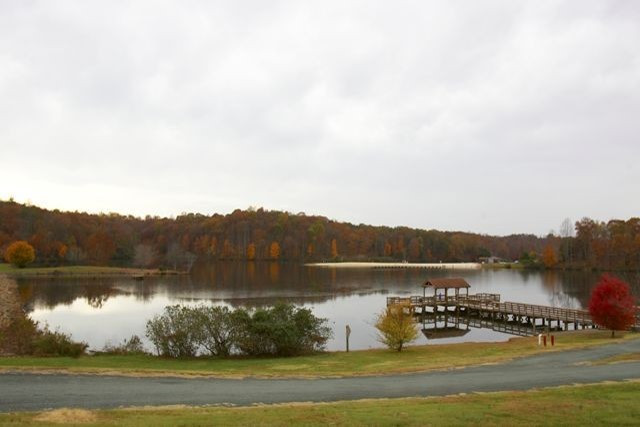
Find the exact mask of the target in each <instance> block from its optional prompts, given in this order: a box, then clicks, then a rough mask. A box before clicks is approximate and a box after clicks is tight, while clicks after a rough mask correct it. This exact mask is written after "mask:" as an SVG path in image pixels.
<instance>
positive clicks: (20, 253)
mask: <svg viewBox="0 0 640 427" xmlns="http://www.w3.org/2000/svg"><path fill="white" fill-rule="evenodd" d="M4 259H5V260H6V261H7V262H8V263H10V264H13V265H15V266H16V267H18V268H24V267H26V266H27V265H28V264H31V263H32V262H33V261H34V260H35V259H36V251H35V250H34V249H33V246H31V245H30V244H29V243H27V242H25V241H24V240H18V241H16V242H13V243H11V244H10V245H9V247H7V250H6V251H5V252H4Z"/></svg>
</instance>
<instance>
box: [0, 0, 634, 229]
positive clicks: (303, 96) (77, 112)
mask: <svg viewBox="0 0 640 427" xmlns="http://www.w3.org/2000/svg"><path fill="white" fill-rule="evenodd" d="M638 22H640V3H638V2H633V1H609V2H601V1H583V2H580V3H576V2H570V1H540V2H524V1H484V2H471V1H451V2H442V3H432V2H417V1H401V2H395V3H394V4H393V6H391V5H390V4H389V3H388V2H371V1H366V2H365V1H347V2H333V1H328V2H322V3H318V2H294V1H276V2H258V1H239V2H238V1H236V2H231V1H222V2H212V3H209V2H199V1H188V2H170V1H166V2H148V1H138V2H124V1H114V2H94V1H87V2H80V1H56V2H45V1H29V2H3V3H0V146H1V148H2V152H1V155H0V199H4V200H6V199H8V198H9V197H14V198H15V199H16V200H17V201H20V202H25V201H30V202H31V203H33V204H35V205H38V206H41V207H45V208H50V209H60V210H78V211H87V212H94V213H97V212H118V213H122V214H133V215H136V216H145V215H160V216H175V215H178V214H180V213H182V212H198V213H202V214H212V213H229V212H231V211H233V210H234V209H238V208H239V209H246V208H247V207H249V206H256V207H264V208H265V209H269V210H287V211H290V212H294V213H296V212H305V213H307V214H308V215H322V216H326V217H329V218H331V219H335V220H338V221H346V222H352V223H356V224H358V223H366V224H373V225H387V226H399V225H404V226H409V227H416V228H424V229H439V230H461V231H471V232H477V233H483V234H492V235H507V234H513V233H533V234H537V235H544V234H546V233H547V232H549V231H550V230H552V229H554V230H557V229H558V227H559V225H560V223H561V221H562V220H563V219H564V218H566V217H570V218H572V219H573V220H574V221H575V220H578V219H580V218H582V217H591V218H595V219H599V220H605V221H606V220H608V219H611V218H620V219H627V218H629V217H632V216H639V215H640V197H638V196H640V192H639V191H638V189H637V186H638V184H637V183H638V182H640V165H639V164H638V163H639V162H638V159H640V142H638V141H637V139H638V134H640V132H639V131H640V120H639V119H638V117H640V45H639V44H638V42H637V41H638V40H640V26H639V25H638Z"/></svg>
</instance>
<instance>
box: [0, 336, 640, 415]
mask: <svg viewBox="0 0 640 427" xmlns="http://www.w3.org/2000/svg"><path fill="white" fill-rule="evenodd" d="M631 352H640V339H635V340H631V341H625V342H622V343H619V344H613V345H607V346H602V347H596V348H590V349H583V350H573V351H564V352H554V353H547V354H543V355H538V356H532V357H527V358H523V359H518V360H515V361H512V362H509V363H505V364H499V365H485V366H477V367H470V368H465V369H458V370H452V371H439V372H430V373H419V374H405V375H391V376H376V377H355V378H340V379H318V380H304V379H243V380H234V379H202V378H200V379H182V378H157V377H156V378H149V377H142V378H132V377H118V376H91V375H58V374H55V375H53V374H52V375H42V374H27V373H6V374H0V412H7V411H24V410H41V409H49V408H59V407H82V408H114V407H120V406H142V405H169V404H187V405H206V404H235V405H250V404H254V403H284V402H302V401H316V402H317V401H335V400H350V399H363V398H395V397H411V396H438V395H447V394H454V393H463V392H474V391H499V390H524V389H529V388H533V387H547V386H558V385H563V384H574V383H592V382H599V381H605V380H625V379H640V362H631V363H618V364H609V365H599V366H596V365H589V364H580V363H579V362H586V361H590V360H597V359H601V358H605V357H609V356H613V355H616V354H621V353H631Z"/></svg>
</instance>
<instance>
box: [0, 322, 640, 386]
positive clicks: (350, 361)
mask: <svg viewBox="0 0 640 427" xmlns="http://www.w3.org/2000/svg"><path fill="white" fill-rule="evenodd" d="M637 338H640V334H637V333H619V337H616V338H611V337H610V333H609V332H608V331H593V330H585V331H575V332H573V331H572V332H560V333H557V334H556V346H555V347H546V348H545V347H538V345H537V339H536V338H534V337H527V338H512V339H511V340H510V341H508V342H502V343H461V344H444V345H431V346H412V347H408V348H406V350H404V351H402V352H401V353H397V352H394V351H390V350H386V349H376V350H361V351H352V352H349V353H346V352H327V353H320V354H316V355H310V356H300V357H290V358H253V359H250V358H230V359H214V358H195V359H169V358H161V357H155V356H144V355H140V356H133V355H132V356H114V355H97V356H83V357H80V358H77V359H74V358H68V357H0V369H5V370H17V369H25V370H63V371H68V372H92V373H107V372H108V373H122V374H131V375H133V374H136V375H145V374H146V375H167V374H171V375H209V376H217V377H247V376H254V377H302V378H312V377H338V376H354V375H378V374H381V373H384V374H396V373H406V372H422V371H429V370H442V369H452V368H457V367H462V366H469V365H478V364H484V363H500V362H504V361H507V360H510V359H513V358H517V357H522V356H529V355H532V354H537V353H541V352H550V351H562V350H568V349H574V348H582V347H589V346H596V345H603V344H609V343H614V342H620V341H621V340H628V339H637Z"/></svg>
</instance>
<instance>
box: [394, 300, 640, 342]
mask: <svg viewBox="0 0 640 427" xmlns="http://www.w3.org/2000/svg"><path fill="white" fill-rule="evenodd" d="M392 304H406V305H407V306H408V307H409V310H410V311H411V312H412V313H413V314H416V315H434V314H438V313H447V312H454V313H458V314H461V313H464V314H466V315H468V316H472V317H475V318H481V319H482V318H488V319H492V320H494V321H499V320H502V321H504V322H505V323H506V322H517V323H524V324H528V325H530V326H531V327H532V332H533V333H535V332H536V327H552V326H553V322H555V327H556V328H562V329H564V330H568V329H569V327H570V325H573V329H579V328H582V329H584V328H593V327H595V324H594V321H593V319H592V317H591V314H590V313H589V312H588V311H587V310H576V309H571V308H560V307H550V306H545V305H536V304H525V303H519V302H510V301H506V302H501V301H500V295H499V294H486V293H483V294H470V295H457V296H445V295H435V296H420V295H412V296H409V297H387V305H392ZM538 321H540V323H538ZM635 327H636V328H640V317H636V324H635Z"/></svg>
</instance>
